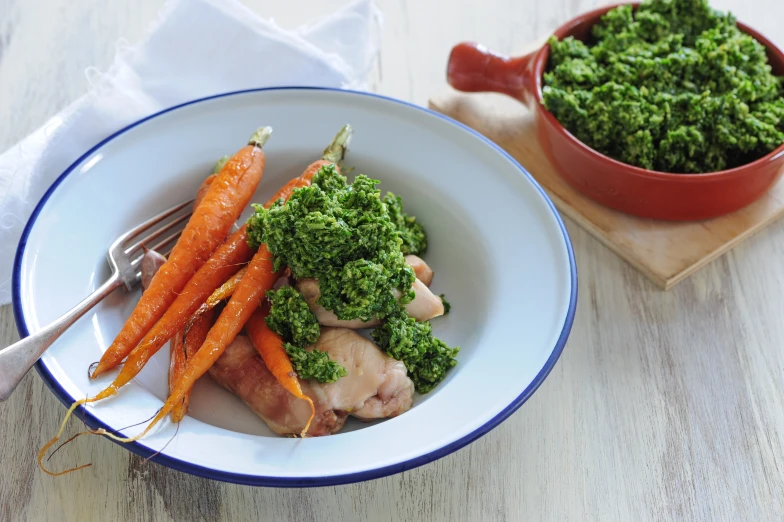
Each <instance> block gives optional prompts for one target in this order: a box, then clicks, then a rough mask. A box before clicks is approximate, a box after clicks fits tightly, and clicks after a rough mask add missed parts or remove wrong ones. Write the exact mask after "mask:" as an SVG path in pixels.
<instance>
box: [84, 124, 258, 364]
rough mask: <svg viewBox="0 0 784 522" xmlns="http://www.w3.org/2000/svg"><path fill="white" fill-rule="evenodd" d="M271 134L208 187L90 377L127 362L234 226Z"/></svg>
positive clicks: (255, 140) (239, 156)
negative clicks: (262, 147)
mask: <svg viewBox="0 0 784 522" xmlns="http://www.w3.org/2000/svg"><path fill="white" fill-rule="evenodd" d="M271 131H272V129H270V128H269V127H264V128H262V129H259V130H258V131H256V133H254V134H253V136H251V139H250V140H249V143H248V145H246V146H245V147H243V148H242V149H240V150H239V151H238V152H237V153H236V154H235V155H234V156H233V157H232V159H231V160H229V161H228V162H227V163H226V165H224V166H223V168H222V169H221V171H220V174H218V177H217V178H215V180H214V181H213V182H212V183H211V184H210V188H209V189H208V191H207V193H206V194H205V195H204V199H203V200H202V201H201V203H200V204H199V205H198V206H197V207H195V208H194V211H193V215H192V216H191V218H190V219H189V220H188V224H187V225H186V226H185V229H184V230H183V232H182V234H181V235H180V238H179V239H178V240H177V243H176V244H175V245H174V249H173V250H172V252H171V254H170V255H169V258H168V260H167V261H166V263H165V264H164V265H163V266H162V267H161V268H160V270H159V272H158V274H157V275H156V277H154V278H153V280H152V281H151V284H150V287H149V288H148V289H147V291H146V292H144V293H143V294H142V297H141V299H140V300H139V303H138V304H137V305H136V307H135V308H134V310H133V312H132V313H131V316H130V318H128V320H127V321H126V323H125V325H124V326H123V328H122V330H121V331H120V333H119V335H117V337H116V338H115V340H114V341H113V342H112V344H111V345H110V346H109V348H108V349H107V350H106V352H104V354H103V356H102V357H101V360H100V361H99V362H98V365H97V366H96V368H95V370H94V371H93V373H92V377H93V378H95V377H97V376H98V375H101V374H102V373H104V372H106V371H108V370H110V369H112V368H114V367H115V366H117V365H118V364H120V363H121V362H122V360H123V359H124V358H125V357H126V356H128V354H129V353H130V352H131V350H133V349H134V348H135V347H136V345H137V344H138V343H139V341H140V340H141V339H142V338H143V337H144V336H145V334H146V333H148V332H149V331H150V329H151V328H152V327H153V325H155V323H156V322H157V321H158V319H160V318H161V316H162V315H163V314H164V312H165V311H166V309H167V308H169V306H170V305H171V304H172V302H173V301H174V300H175V299H176V297H177V294H179V293H180V291H181V290H182V289H183V287H184V286H185V285H186V284H187V283H188V281H189V280H190V279H191V277H192V276H193V275H194V273H196V271H197V270H198V269H199V268H200V267H201V266H202V265H203V264H204V263H205V262H206V261H207V259H208V258H209V257H210V255H211V254H212V253H213V251H215V249H216V248H218V246H219V245H220V244H221V243H222V242H223V241H224V240H225V238H226V235H227V234H228V232H229V230H230V229H231V227H232V226H233V225H234V222H235V221H237V218H239V216H240V213H241V212H242V211H243V210H244V209H245V207H246V206H247V205H248V202H249V201H250V198H251V197H253V193H254V192H255V190H256V186H257V185H258V183H259V181H260V180H261V176H262V174H263V172H264V165H265V155H264V152H263V151H262V150H261V146H262V145H263V144H264V143H265V142H266V141H267V139H268V138H269V135H270V133H271Z"/></svg>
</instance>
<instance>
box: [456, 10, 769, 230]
mask: <svg viewBox="0 0 784 522" xmlns="http://www.w3.org/2000/svg"><path fill="white" fill-rule="evenodd" d="M619 5H632V6H634V7H636V6H637V5H639V4H636V3H634V4H617V5H611V6H606V7H602V8H600V9H596V10H593V11H590V12H588V13H585V14H583V15H580V16H578V17H576V18H574V19H572V20H570V21H569V22H567V23H565V24H563V25H562V26H561V27H559V28H558V29H556V31H555V32H554V33H553V35H554V36H555V37H556V38H557V39H558V40H563V39H564V38H566V37H568V36H573V37H574V38H575V39H578V40H582V41H589V40H590V37H591V30H592V28H593V26H594V25H595V24H596V23H597V22H599V20H600V19H601V18H602V16H603V15H605V14H606V13H607V12H608V11H610V10H612V9H615V8H616V7H619ZM737 27H738V28H739V29H740V30H741V31H742V32H743V33H746V34H748V35H750V36H752V37H753V38H754V39H756V40H757V41H758V42H759V43H761V44H762V45H763V46H764V47H765V49H766V52H767V53H766V54H767V59H768V63H769V65H770V66H771V69H772V73H773V74H775V75H777V76H781V75H784V53H782V51H781V50H780V49H778V48H777V47H776V46H775V45H774V44H773V43H771V41H770V40H768V39H767V38H765V37H764V36H763V35H761V34H760V33H758V32H757V31H755V30H754V29H752V28H750V27H748V26H747V25H745V24H742V23H740V22H738V23H737ZM549 56H550V45H549V44H545V45H544V46H542V47H541V48H539V49H538V50H536V51H534V52H532V53H530V54H527V55H524V56H516V57H506V56H501V55H499V54H496V53H493V52H491V51H490V50H488V49H486V48H485V47H483V46H481V45H479V44H476V43H470V42H464V43H460V44H458V45H456V46H455V47H454V48H453V49H452V52H451V54H450V56H449V62H448V66H447V80H448V82H449V84H450V85H451V86H452V87H454V88H455V89H457V90H460V91H464V92H497V93H502V94H505V95H508V96H511V97H512V98H515V99H517V100H519V101H521V102H523V103H524V104H526V105H527V106H528V107H530V108H531V109H532V110H533V111H534V113H535V125H536V129H537V136H538V139H539V142H540V145H541V146H542V148H543V150H544V151H545V153H546V154H547V156H548V158H549V159H550V161H551V162H552V163H553V164H554V165H555V167H556V170H557V171H558V173H559V174H560V175H561V176H562V177H563V178H564V179H565V180H566V181H567V182H568V183H569V184H570V185H571V186H572V187H574V188H575V189H576V190H578V191H579V192H581V193H583V194H585V195H586V196H587V197H589V198H591V199H593V200H594V201H596V202H598V203H600V204H602V205H604V206H606V207H609V208H613V209H615V210H618V211H621V212H625V213H628V214H632V215H636V216H640V217H645V218H653V219H661V220H670V221H694V220H703V219H709V218H713V217H717V216H721V215H724V214H727V213H730V212H733V211H735V210H738V209H741V208H743V207H746V206H747V205H749V204H751V203H753V202H754V201H756V200H758V199H759V198H760V197H762V196H763V195H764V194H765V193H766V192H767V191H768V190H769V189H770V188H771V187H772V186H773V184H774V183H775V182H776V181H777V180H778V178H779V176H780V175H781V174H782V172H784V144H782V145H780V146H779V147H777V148H776V149H775V150H773V151H771V152H769V153H768V154H766V155H764V156H763V157H761V158H759V159H756V160H754V161H751V162H749V163H746V164H744V165H741V166H738V167H735V168H731V169H727V170H721V171H716V172H707V173H700V174H680V173H671V172H660V171H655V170H647V169H643V168H640V167H636V166H633V165H630V164H627V163H623V162H621V161H618V160H616V159H613V158H611V157H609V156H607V155H605V154H602V153H601V152H599V151H597V150H595V149H593V148H591V147H590V146H588V145H586V144H585V143H584V142H582V141H581V140H579V139H578V138H577V137H576V136H575V135H574V134H572V133H571V132H569V131H568V130H567V129H566V128H565V127H564V125H562V124H561V123H560V122H559V121H558V119H557V118H556V117H555V116H554V115H553V114H552V113H551V112H550V111H548V110H547V108H546V107H545V105H544V101H543V95H542V88H543V75H544V73H545V72H546V71H547V67H548V59H549ZM534 174H535V173H534Z"/></svg>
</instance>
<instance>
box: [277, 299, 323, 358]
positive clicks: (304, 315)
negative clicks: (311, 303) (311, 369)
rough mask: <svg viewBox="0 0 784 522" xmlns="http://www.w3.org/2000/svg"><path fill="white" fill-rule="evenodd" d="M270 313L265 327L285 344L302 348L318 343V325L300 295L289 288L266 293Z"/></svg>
mask: <svg viewBox="0 0 784 522" xmlns="http://www.w3.org/2000/svg"><path fill="white" fill-rule="evenodd" d="M267 297H268V298H269V300H270V312H269V315H267V318H266V321H267V326H269V327H270V330H272V331H274V332H276V333H277V334H278V335H280V336H281V337H283V340H285V341H286V342H289V343H292V344H293V345H295V346H298V347H300V348H304V347H305V346H310V345H311V344H313V343H315V342H316V341H318V338H319V335H320V330H319V323H318V319H316V316H315V315H314V314H313V312H311V311H310V308H309V307H308V303H307V302H306V301H305V298H304V297H302V294H300V293H299V292H297V291H296V290H295V289H294V288H292V287H290V286H284V287H283V288H281V289H280V290H270V291H269V292H267Z"/></svg>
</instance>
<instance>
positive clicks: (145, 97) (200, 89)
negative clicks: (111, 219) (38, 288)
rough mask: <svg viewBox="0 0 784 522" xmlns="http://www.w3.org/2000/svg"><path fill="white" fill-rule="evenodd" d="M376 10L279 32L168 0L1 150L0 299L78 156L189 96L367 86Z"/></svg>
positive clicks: (210, 2) (227, 5) (7, 295)
mask: <svg viewBox="0 0 784 522" xmlns="http://www.w3.org/2000/svg"><path fill="white" fill-rule="evenodd" d="M380 27H381V13H380V12H379V11H378V9H377V8H376V7H375V6H374V4H373V3H372V0H356V1H354V2H353V3H351V4H349V5H347V6H345V7H344V8H342V9H340V10H339V11H337V12H335V13H333V14H331V15H329V16H327V17H325V18H323V19H322V20H320V21H318V22H317V23H315V24H312V25H310V26H305V27H300V28H298V29H297V30H295V31H285V30H283V29H282V28H280V27H279V26H277V25H276V24H275V23H274V22H273V21H272V20H266V19H263V18H261V17H260V16H258V15H257V14H255V13H253V12H252V11H250V10H249V9H248V8H247V7H245V6H243V5H242V4H240V3H239V2H238V1H237V0H170V1H169V2H167V4H166V5H165V6H164V8H163V9H162V11H161V13H160V15H159V17H158V19H157V20H156V21H155V22H154V23H153V24H152V26H151V27H150V29H149V30H148V33H147V35H146V36H145V37H144V39H143V40H142V42H141V43H139V44H138V45H136V46H134V47H130V46H127V45H125V44H123V43H120V44H118V50H117V54H116V56H115V59H114V63H113V64H112V66H111V67H110V68H109V70H108V71H107V72H105V73H101V72H99V71H98V70H97V69H95V68H89V69H88V70H87V71H86V72H87V77H88V81H89V82H90V89H89V91H88V93H87V94H85V95H84V96H82V97H81V98H79V99H78V100H76V101H75V102H74V103H72V104H71V105H70V106H68V107H66V108H65V109H64V110H63V111H62V112H60V113H59V114H57V115H56V116H54V117H52V118H51V119H50V120H49V121H47V122H46V123H45V124H44V125H42V126H41V127H40V128H39V129H38V130H36V131H35V132H33V133H32V134H31V135H30V136H28V137H27V138H25V139H23V140H22V141H21V142H19V143H18V144H17V145H15V146H13V147H11V148H10V149H9V150H7V151H6V152H5V153H3V154H2V155H0V304H5V303H8V302H10V300H11V271H12V265H13V258H14V254H15V252H16V247H17V244H18V242H19V239H20V237H21V235H22V230H23V229H24V226H25V224H26V223H27V220H28V218H29V217H30V215H31V214H32V211H33V209H34V208H35V206H36V204H37V203H38V201H39V200H40V199H41V197H42V196H43V194H44V193H45V192H46V190H47V189H48V188H49V186H50V185H51V184H52V183H53V182H54V180H55V179H56V178H57V177H58V176H59V175H60V174H61V173H62V172H63V171H64V170H65V169H66V168H68V166H69V165H70V164H71V163H73V162H74V161H76V159H78V158H79V156H80V155H82V154H83V153H84V152H86V151H87V150H88V149H89V148H91V147H92V146H94V145H95V144H96V143H98V142H100V141H101V140H102V139H104V138H105V137H107V136H109V135H111V134H112V133H113V132H116V131H117V130H119V129H121V128H122V127H124V126H126V125H128V124H130V123H132V122H134V121H136V120H138V119H140V118H143V117H145V116H147V115H149V114H153V113H155V112H158V111H160V110H162V109H164V108H167V107H171V106H172V105H177V104H179V103H183V102H186V101H189V100H192V99H195V98H200V97H203V96H209V95H212V94H218V93H222V92H228V91H236V90H241V89H249V88H258V87H271V86H283V85H308V86H322V87H340V88H349V89H358V90H362V89H366V88H367V83H366V82H367V76H368V73H369V72H370V70H371V69H372V67H373V65H374V63H375V59H376V56H377V54H378V51H379V45H380Z"/></svg>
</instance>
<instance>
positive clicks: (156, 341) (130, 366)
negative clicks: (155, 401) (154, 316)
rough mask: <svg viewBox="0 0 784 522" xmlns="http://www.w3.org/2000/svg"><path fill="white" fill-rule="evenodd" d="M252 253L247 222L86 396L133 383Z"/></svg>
mask: <svg viewBox="0 0 784 522" xmlns="http://www.w3.org/2000/svg"><path fill="white" fill-rule="evenodd" d="M350 137H351V127H349V126H348V125H346V126H345V127H343V128H342V129H341V130H340V132H338V133H337V135H336V136H335V138H334V139H333V141H332V143H330V144H329V146H328V147H327V148H326V149H325V150H324V156H323V158H328V159H321V160H318V161H316V162H314V163H311V164H310V165H309V166H308V167H307V168H306V169H305V172H303V173H302V175H300V176H299V177H297V178H295V179H293V180H292V181H290V182H289V183H287V184H286V185H285V186H283V187H282V188H281V189H280V190H279V191H278V192H277V193H276V194H275V195H274V196H273V197H272V198H270V200H269V201H267V203H265V206H266V207H267V208H269V207H270V206H272V204H273V203H275V202H276V201H277V200H279V199H281V198H283V199H284V200H285V199H288V197H289V196H290V195H291V193H292V192H293V191H294V189H295V188H297V187H302V186H307V185H309V184H310V179H311V178H312V177H313V176H314V175H315V174H316V172H318V170H319V169H320V168H321V166H323V165H324V164H329V163H335V164H336V165H337V164H338V163H340V161H341V160H342V159H343V155H344V154H345V151H346V147H347V144H348V141H349V139H350ZM224 168H225V167H224ZM213 184H214V183H213ZM205 201H206V200H205ZM252 256H253V251H252V250H251V248H250V247H249V246H248V242H247V234H246V231H245V225H243V226H242V227H240V229H239V230H237V231H236V232H235V233H234V234H232V235H231V236H230V237H229V239H228V240H227V241H226V242H225V243H224V244H223V245H221V246H220V247H219V248H218V250H216V251H215V253H214V254H213V255H212V256H211V257H210V258H209V259H208V260H207V262H206V263H205V264H204V265H202V267H201V268H199V270H198V271H197V272H196V274H194V276H193V277H192V278H191V279H190V280H189V281H188V283H187V284H186V285H185V288H184V289H182V291H181V292H180V293H179V295H178V296H176V298H175V299H174V302H173V303H171V305H170V306H169V308H168V310H166V311H165V313H164V314H163V317H161V319H160V320H159V321H158V322H157V323H156V324H155V325H154V326H153V327H152V329H151V330H150V331H149V332H148V333H147V335H145V336H144V339H142V340H141V342H140V343H139V345H138V346H136V347H135V348H133V350H132V351H131V352H130V354H128V359H127V360H126V361H125V364H124V365H123V368H122V370H121V371H120V373H119V375H118V376H117V377H116V378H115V380H114V382H112V384H110V385H109V386H108V387H106V388H105V389H104V390H102V391H101V392H99V393H98V394H97V395H95V396H94V397H91V398H89V399H83V400H84V401H85V402H95V401H99V400H102V399H105V398H107V397H111V396H112V395H114V394H116V393H117V390H119V389H120V388H121V387H123V386H125V385H126V384H127V383H129V382H130V381H131V379H133V378H134V377H135V376H136V375H137V374H138V373H139V372H140V371H141V369H142V368H143V367H144V365H145V364H147V361H149V360H150V358H151V357H152V356H153V355H155V354H156V353H157V352H158V350H160V349H161V347H162V346H163V345H164V344H166V342H167V341H168V340H169V339H171V338H172V337H173V336H174V334H176V333H177V332H178V331H179V330H181V329H182V328H183V327H184V326H185V325H186V324H187V322H188V320H189V319H190V318H191V317H192V315H193V314H194V313H195V312H196V311H197V310H198V309H199V307H200V306H202V305H203V304H204V302H205V300H206V299H207V298H208V297H209V296H210V294H211V293H212V292H213V291H214V290H215V289H216V288H218V287H219V286H220V285H222V284H224V282H226V280H227V279H229V278H231V277H232V276H233V275H235V274H236V273H237V272H238V271H239V270H240V269H241V268H242V266H243V265H244V263H246V262H247V261H248V260H249V259H250V258H251V257H252ZM227 290H228V289H227ZM227 293H228V292H227ZM96 371H97V370H96Z"/></svg>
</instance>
